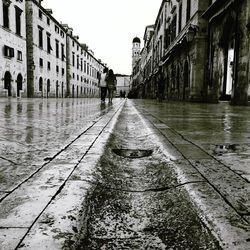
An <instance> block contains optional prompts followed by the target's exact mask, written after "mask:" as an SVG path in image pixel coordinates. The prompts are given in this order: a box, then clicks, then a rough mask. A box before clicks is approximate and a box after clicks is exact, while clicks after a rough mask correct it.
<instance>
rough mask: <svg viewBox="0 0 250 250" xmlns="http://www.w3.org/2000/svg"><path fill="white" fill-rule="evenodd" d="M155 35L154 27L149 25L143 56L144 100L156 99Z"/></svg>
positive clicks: (146, 31) (146, 29)
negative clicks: (154, 70) (154, 68)
mask: <svg viewBox="0 0 250 250" xmlns="http://www.w3.org/2000/svg"><path fill="white" fill-rule="evenodd" d="M153 35H154V25H148V26H146V28H145V32H144V37H143V40H144V50H143V53H144V54H143V56H142V61H143V62H142V71H143V93H142V97H144V98H154V97H155V84H154V81H155V79H154V74H153V41H154V39H153Z"/></svg>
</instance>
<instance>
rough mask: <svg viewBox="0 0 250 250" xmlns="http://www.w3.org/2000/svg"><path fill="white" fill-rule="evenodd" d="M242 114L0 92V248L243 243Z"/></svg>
mask: <svg viewBox="0 0 250 250" xmlns="http://www.w3.org/2000/svg"><path fill="white" fill-rule="evenodd" d="M249 116H250V107H233V106H229V105H228V103H220V104H217V105H215V104H196V103H177V102H170V103H164V102H163V103H158V102H156V101H149V100H123V99H121V100H120V99H116V100H115V101H114V103H113V105H108V104H106V105H100V101H99V100H97V99H78V100H76V99H75V100H73V99H65V100H62V99H58V100H56V99H51V100H49V99H48V100H46V99H44V100H41V99H30V100H25V99H24V100H15V99H13V100H11V99H10V100H7V99H2V100H1V102H0V129H1V135H0V143H1V147H0V152H1V154H0V163H1V167H0V249H4V250H5V249H8V250H9V249H79V250H80V249H233V250H234V249H239V250H241V249H242V250H245V249H246V250H247V249H249V248H250V119H249Z"/></svg>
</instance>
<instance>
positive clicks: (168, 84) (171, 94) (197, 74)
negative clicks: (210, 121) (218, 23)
mask: <svg viewBox="0 0 250 250" xmlns="http://www.w3.org/2000/svg"><path fill="white" fill-rule="evenodd" d="M208 2H209V1H208V0H202V1H201V0H196V1H193V0H180V1H177V0H171V1H168V2H166V8H165V11H166V13H165V15H166V24H165V39H164V44H163V46H164V52H163V57H161V59H160V62H159V64H160V65H161V66H162V67H163V71H164V76H165V90H164V91H165V93H164V94H165V97H166V99H174V100H189V101H204V98H205V89H204V86H205V76H206V74H205V66H204V65H205V64H206V48H207V23H206V21H205V20H204V19H203V18H202V13H203V12H204V11H205V10H206V9H207V7H208ZM156 23H157V21H156Z"/></svg>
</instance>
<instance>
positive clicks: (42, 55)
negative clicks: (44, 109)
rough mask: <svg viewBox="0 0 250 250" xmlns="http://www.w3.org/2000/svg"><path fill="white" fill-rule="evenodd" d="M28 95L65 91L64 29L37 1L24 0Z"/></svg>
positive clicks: (56, 95)
mask: <svg viewBox="0 0 250 250" xmlns="http://www.w3.org/2000/svg"><path fill="white" fill-rule="evenodd" d="M26 32H27V75H28V82H27V83H28V97H64V96H65V95H66V32H65V30H64V28H63V27H62V26H61V25H60V23H59V22H58V21H57V20H56V19H54V18H53V16H52V11H51V10H48V9H47V10H46V9H44V8H43V7H42V6H41V1H36V0H26Z"/></svg>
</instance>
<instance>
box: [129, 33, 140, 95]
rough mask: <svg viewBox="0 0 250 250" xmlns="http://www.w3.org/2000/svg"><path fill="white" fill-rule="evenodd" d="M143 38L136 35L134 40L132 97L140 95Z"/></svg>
mask: <svg viewBox="0 0 250 250" xmlns="http://www.w3.org/2000/svg"><path fill="white" fill-rule="evenodd" d="M140 69H141V40H140V38H138V37H135V38H134V39H133V41H132V75H131V81H132V88H131V90H132V92H131V93H130V97H139V92H140V86H141V80H140V78H141V77H140V73H141V70H140Z"/></svg>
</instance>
